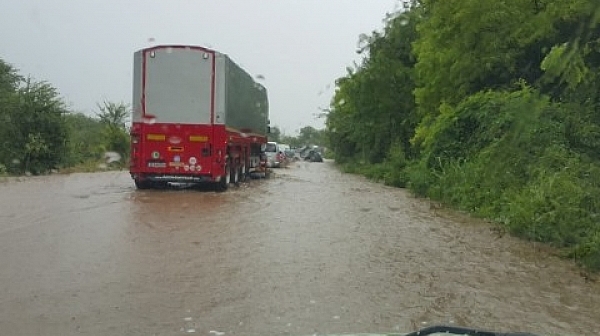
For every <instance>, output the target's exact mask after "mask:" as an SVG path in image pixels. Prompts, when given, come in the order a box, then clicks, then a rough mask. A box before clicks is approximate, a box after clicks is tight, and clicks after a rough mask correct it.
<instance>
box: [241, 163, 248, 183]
mask: <svg viewBox="0 0 600 336" xmlns="http://www.w3.org/2000/svg"><path fill="white" fill-rule="evenodd" d="M247 175H248V173H247V169H246V162H244V163H242V165H241V166H240V182H246V178H247V177H248V176H247Z"/></svg>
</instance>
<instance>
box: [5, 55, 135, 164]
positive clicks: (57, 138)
mask: <svg viewBox="0 0 600 336" xmlns="http://www.w3.org/2000/svg"><path fill="white" fill-rule="evenodd" d="M99 107H100V113H99V114H98V117H99V118H98V119H96V118H92V117H89V116H85V115H83V114H73V113H70V112H69V111H68V110H67V108H66V105H65V103H64V101H63V99H62V98H61V97H60V96H59V94H58V91H57V90H56V89H55V88H54V87H53V86H52V85H50V84H49V83H46V82H43V81H41V82H36V81H33V80H31V79H30V78H24V77H22V76H20V75H19V74H18V72H17V70H16V69H15V68H13V67H12V66H11V65H10V64H8V63H6V62H4V61H3V60H2V59H0V174H2V175H4V174H44V173H47V172H49V171H51V170H56V169H62V170H65V169H66V168H68V167H74V166H78V167H83V166H94V167H96V169H98V163H100V162H101V161H102V160H103V155H104V152H105V151H108V150H110V151H116V152H118V153H119V154H120V155H121V156H123V157H124V158H126V157H127V156H128V152H129V136H128V133H127V128H126V126H125V124H126V122H127V117H128V115H129V111H128V109H127V107H126V106H125V105H124V104H115V103H111V102H104V104H103V105H100V106H99ZM124 161H125V160H123V161H122V162H124ZM86 169H87V168H86Z"/></svg>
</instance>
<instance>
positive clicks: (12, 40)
mask: <svg viewBox="0 0 600 336" xmlns="http://www.w3.org/2000/svg"><path fill="white" fill-rule="evenodd" d="M2 2H3V8H2V13H1V14H0V31H1V32H2V33H1V34H0V58H3V59H4V60H5V61H6V62H8V63H11V64H13V65H14V66H15V67H17V68H18V69H19V70H20V73H21V74H23V75H32V76H33V77H34V78H35V79H36V80H47V81H49V82H50V83H51V84H52V85H54V86H55V87H57V88H58V90H59V91H60V93H61V95H62V96H63V97H64V98H65V100H66V101H67V102H68V103H69V104H70V105H71V107H72V108H73V109H74V110H77V111H81V112H84V113H93V111H95V110H96V103H97V102H100V101H102V100H103V99H107V100H111V101H123V102H125V103H128V104H129V103H130V102H131V91H132V88H131V85H132V78H131V75H132V63H133V61H132V59H133V56H132V54H133V52H134V51H135V50H137V49H139V48H143V47H147V46H150V45H154V44H195V45H202V46H207V47H211V48H214V49H216V50H218V51H220V52H223V53H226V54H228V55H229V56H230V57H231V58H232V59H234V60H235V61H236V62H237V63H238V64H240V65H241V66H242V67H243V68H244V69H245V70H246V71H248V72H249V73H250V74H252V75H258V74H261V75H263V76H264V77H265V80H264V81H263V84H264V85H265V86H266V87H267V89H268V91H269V101H270V107H271V109H270V117H271V124H272V125H273V126H280V127H281V128H282V129H283V130H284V132H286V133H288V134H293V133H295V132H296V131H297V130H298V129H299V128H300V127H303V126H306V125H311V126H314V127H317V128H321V127H322V126H323V120H322V119H317V118H315V117H314V115H315V114H316V113H318V112H319V108H320V107H321V108H326V107H328V106H329V102H330V99H331V96H332V94H333V88H334V84H333V83H334V81H335V79H336V78H338V77H340V76H343V75H344V74H345V69H346V66H349V65H351V64H352V61H353V60H358V59H359V56H358V55H357V54H356V46H357V41H358V37H359V35H360V34H361V33H370V32H371V31H373V30H380V29H381V28H382V27H383V22H382V20H383V19H384V17H385V14H386V13H387V12H392V11H394V10H395V9H397V8H398V6H399V4H398V0H187V1H186V0H161V1H159V0H4V1H2ZM6 2H8V3H6ZM150 38H154V39H155V42H152V43H151V42H149V39H150ZM328 86H329V89H327V87H328Z"/></svg>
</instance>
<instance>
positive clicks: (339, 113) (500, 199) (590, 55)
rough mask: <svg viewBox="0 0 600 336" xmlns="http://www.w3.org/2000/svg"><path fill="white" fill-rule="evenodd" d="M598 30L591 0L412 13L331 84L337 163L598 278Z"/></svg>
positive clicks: (433, 3)
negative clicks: (469, 216)
mask: <svg viewBox="0 0 600 336" xmlns="http://www.w3.org/2000/svg"><path fill="white" fill-rule="evenodd" d="M599 26H600V2H598V1H595V0H563V1H559V0H548V1H528V0H526V1H522V0H502V1H493V0H444V1H440V0H421V1H418V2H416V3H413V6H411V7H410V8H409V9H408V10H407V11H405V12H403V13H396V14H395V15H391V16H390V17H389V19H388V21H387V23H386V27H385V29H384V30H383V32H382V33H378V32H374V33H373V34H372V35H371V36H367V35H363V36H361V39H360V43H361V45H360V51H359V52H360V53H364V54H365V55H366V54H367V52H368V55H366V58H365V60H364V61H363V62H362V63H361V64H360V65H357V66H355V67H354V68H349V69H348V74H347V75H346V76H345V77H343V78H340V79H339V80H338V81H337V90H336V94H335V96H334V97H333V99H332V102H331V109H330V111H329V113H328V114H327V122H326V125H327V136H328V139H329V143H330V146H331V148H332V149H333V150H334V157H335V160H336V161H337V162H338V163H341V164H342V169H344V170H345V171H349V172H353V173H359V174H363V175H365V176H367V177H369V178H371V179H374V180H378V181H382V182H384V183H386V184H389V185H396V186H400V187H405V186H406V187H408V188H409V189H410V190H411V191H413V192H414V193H415V194H416V195H418V196H423V197H431V198H433V199H436V200H440V201H442V202H444V203H447V204H451V205H453V206H455V207H457V208H459V209H462V210H466V211H469V212H471V213H473V214H475V215H478V216H481V217H486V218H489V219H492V220H494V221H496V222H498V223H499V224H500V225H504V226H505V228H506V229H507V230H508V231H510V232H512V233H513V234H516V235H518V236H521V237H523V238H526V239H529V240H534V241H540V242H548V243H550V244H553V245H554V246H557V247H559V248H566V249H567V250H568V251H570V253H569V255H570V256H571V257H573V258H576V259H577V260H578V261H580V262H581V263H582V264H583V265H586V266H588V267H592V268H595V269H600V238H598V237H600V234H599V232H600V224H599V222H598V213H599V211H600V189H599V188H600V186H599V184H600V180H598V179H597V176H598V175H599V174H600V157H599V156H598V153H600V29H598V28H599Z"/></svg>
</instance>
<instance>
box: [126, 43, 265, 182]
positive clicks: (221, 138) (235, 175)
mask: <svg viewBox="0 0 600 336" xmlns="http://www.w3.org/2000/svg"><path fill="white" fill-rule="evenodd" d="M132 114H133V115H132V127H131V162H130V174H131V177H132V178H133V180H134V181H135V184H136V186H137V187H138V188H142V189H145V188H151V187H154V186H158V185H166V184H167V183H169V182H189V183H206V182H209V183H216V184H217V186H218V187H219V189H221V190H224V189H227V187H228V185H229V183H237V182H239V181H240V180H243V179H244V178H245V177H246V176H247V175H248V174H249V173H251V172H253V171H259V170H263V169H264V168H263V167H264V162H263V160H262V157H263V155H262V151H263V149H264V146H265V144H266V142H267V132H268V100H267V92H266V89H265V88H264V87H263V86H262V85H260V84H258V83H256V82H255V81H254V80H253V79H252V77H251V76H250V75H249V74H248V73H246V72H245V71H244V70H243V69H241V68H240V67H239V66H237V65H236V64H235V63H234V62H233V61H232V60H231V59H230V58H229V57H228V56H227V55H224V54H221V53H219V52H217V51H214V50H210V49H207V48H203V47H198V46H180V45H168V46H156V47H152V48H146V49H142V50H139V51H137V52H135V54H134V80H133V111H132Z"/></svg>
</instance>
